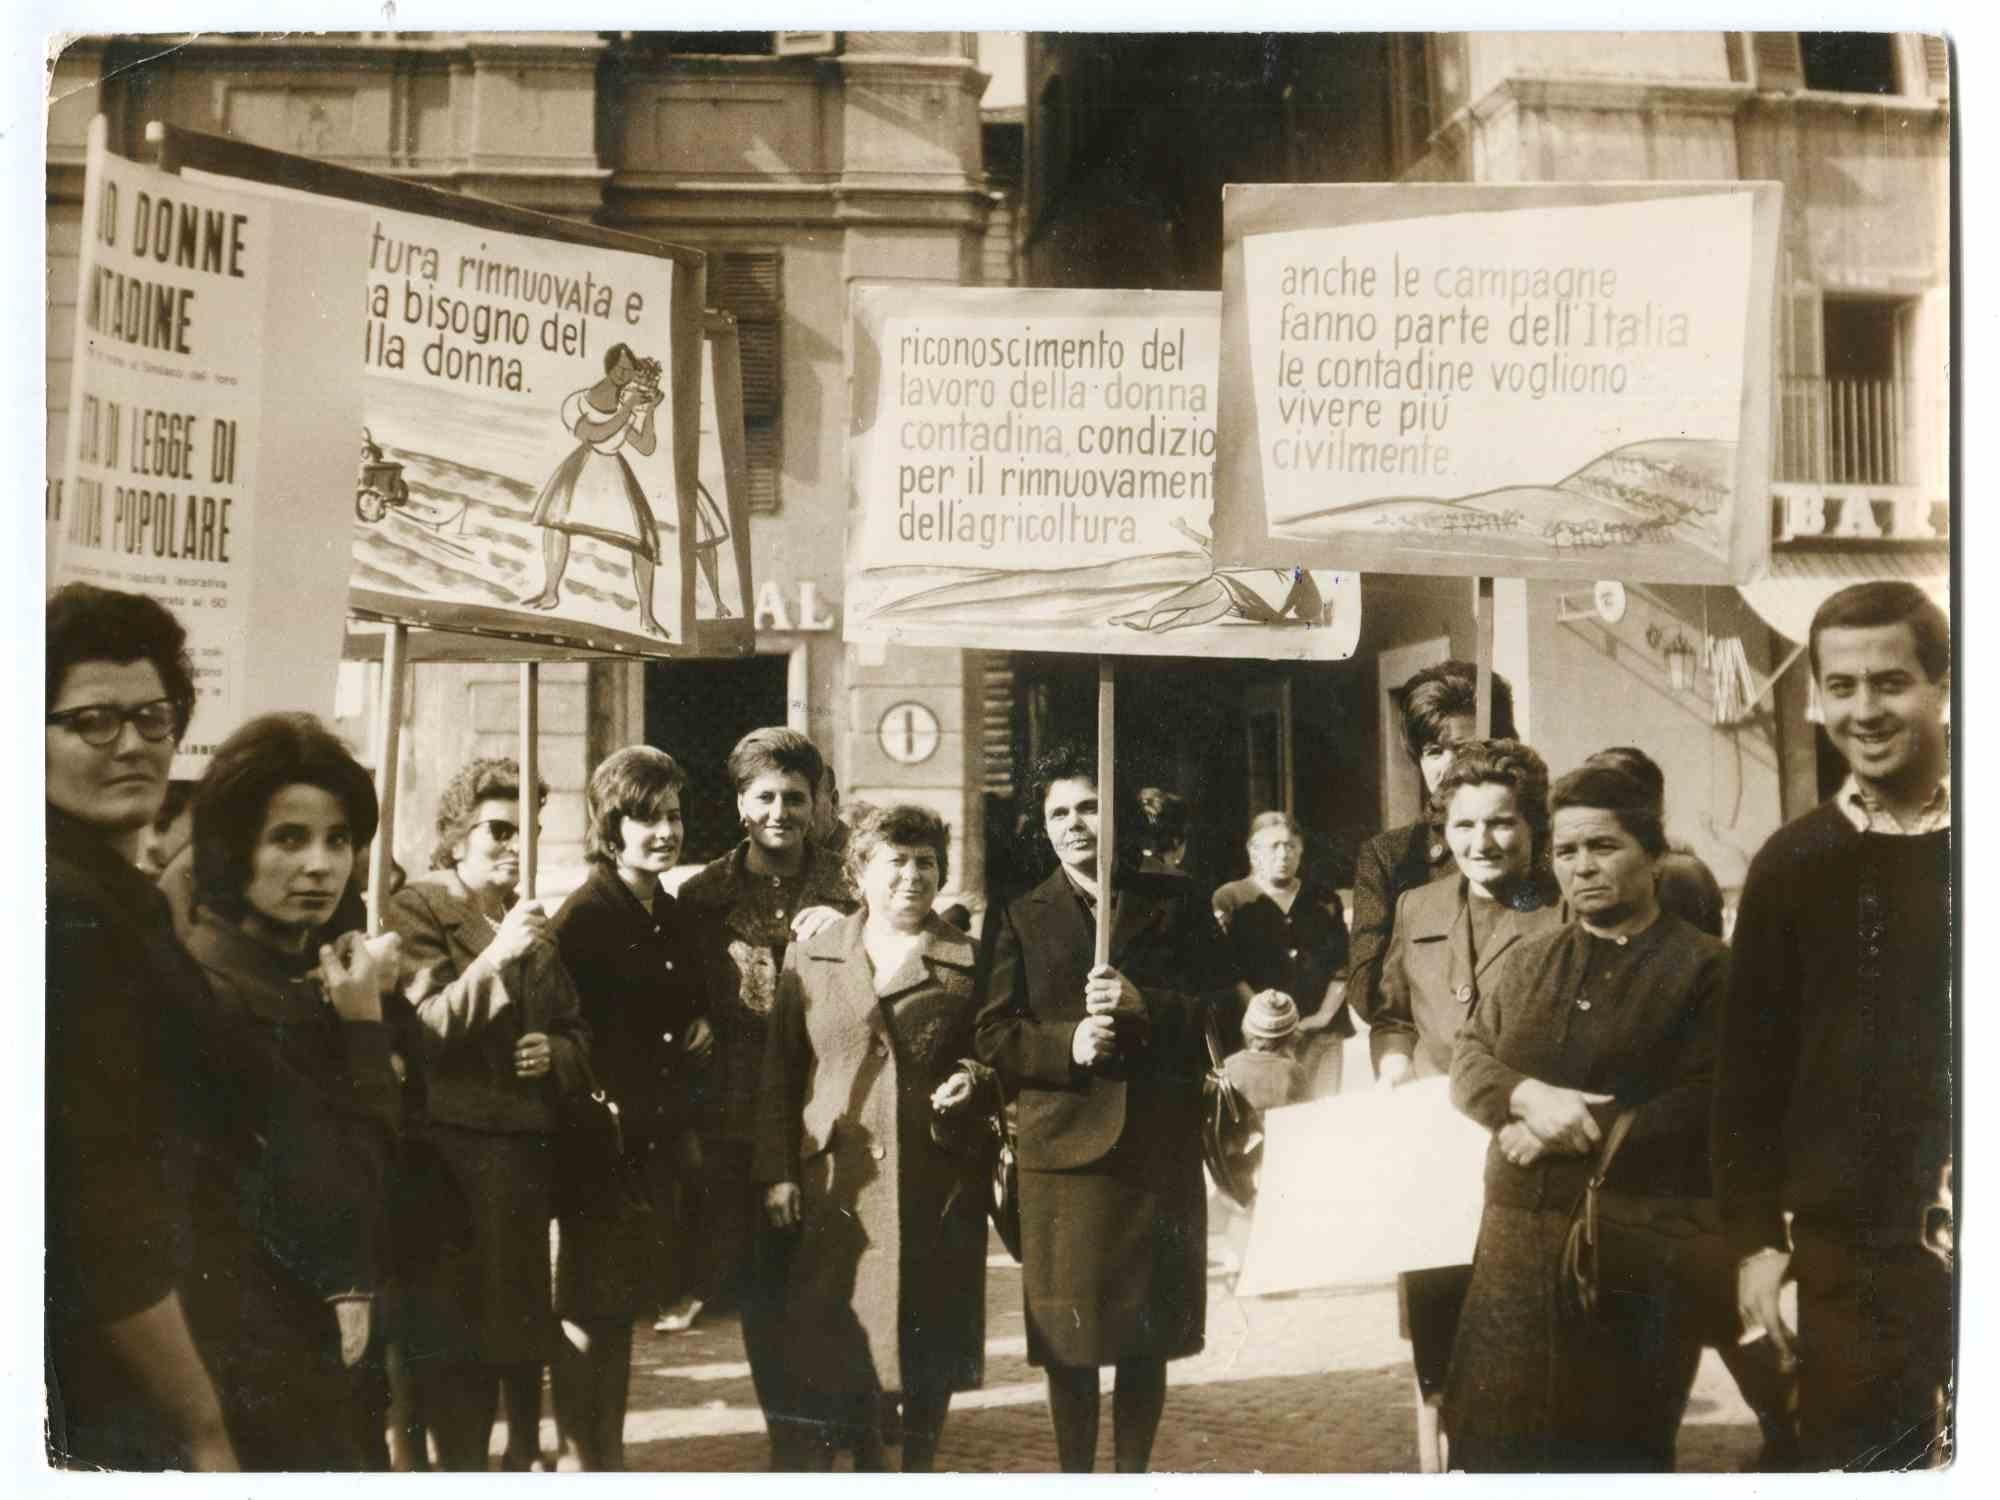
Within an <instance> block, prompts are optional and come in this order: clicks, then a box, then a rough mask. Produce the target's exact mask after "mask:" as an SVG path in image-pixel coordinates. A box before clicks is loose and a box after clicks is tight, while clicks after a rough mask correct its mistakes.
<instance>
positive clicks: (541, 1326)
mask: <svg viewBox="0 0 2000 1500" xmlns="http://www.w3.org/2000/svg"><path fill="white" fill-rule="evenodd" d="M535 791H536V794H537V795H536V796H535V798H534V803H533V805H532V806H530V805H529V801H528V798H527V797H526V796H525V795H524V794H523V793H524V789H523V788H522V786H521V772H520V768H519V767H518V766H517V765H516V764H515V763H514V762H513V761H512V760H495V759H489V760H475V761H473V762H471V763H470V764H468V765H466V766H464V767H463V768H462V769H460V770H459V772H458V773H457V774H456V775H455V776H453V777H452V779H451V780H450V782H448V783H447V784H446V786H445V790H444V795H443V796H442V797H441V798H439V800H438V812H437V843H436V846H435V848H434V849H433V850H432V853H431V870H430V873H429V874H427V875H420V876H418V877H417V878H416V879H414V880H411V881H410V882H409V883H408V884H407V885H405V886H404V887H403V888H402V889H401V890H400V891H398V892H397V893H396V895H395V897H394V898H393V899H392V900H391V901H390V902H389V904H388V906H387V908H386V909H385V911H384V913H383V920H384V922H385V924H386V925H387V926H388V928H389V930H390V931H391V932H394V933H396V934H398V935H399V936H400V937H401V938H402V940H403V998H404V1000H405V1001H407V1002H408V1004H409V1006H410V1012H411V1021H410V1024H409V1053H410V1056H411V1057H412V1058H413V1059H414V1060H415V1062H416V1064H417V1066H418V1067H419V1069H420V1071H421V1074H422V1078H421V1082H422V1086H423V1092H424V1101H425V1102H424V1115H423V1118H422V1119H421V1121H419V1122H416V1123H414V1124H413V1125H412V1126H411V1130H410V1134H411V1135H412V1136H413V1137H414V1138H415V1139H416V1141H417V1142H418V1144H419V1148H420V1150H421V1151H422V1152H423V1153H424V1154H425V1155H426V1156H427V1157H428V1158H429V1160H430V1161H431V1162H432V1163H434V1165H435V1167H436V1170H437V1172H438V1173H439V1174H440V1190H441V1191H446V1192H448V1194H449V1197H450V1202H451V1204H452V1205H453V1206H454V1207H456V1208H460V1209H462V1211H463V1213H464V1215H465V1216H466V1217H467V1219H468V1220H469V1222H468V1223H467V1224H465V1225H463V1226H460V1227H461V1228H462V1229H463V1230H464V1232H463V1233H459V1234H455V1235H440V1236H438V1242H437V1243H435V1244H433V1245H431V1246H429V1247H427V1248H428V1251H429V1253H428V1254H427V1255H423V1256H420V1257H418V1258H417V1259H418V1263H417V1264H416V1265H415V1266H413V1268H412V1271H411V1284H410V1287H409V1298H408V1302H409V1313H410V1327H409V1329H408V1330H407V1334H406V1339H405V1348H404V1352H405V1355H406V1357H407V1359H408V1361H409V1367H410V1370H411V1372H412V1374H413V1376H414V1378H415V1381H416V1385H417V1388H418V1404H419V1407H420V1409H421V1415H422V1417H423V1419H424V1420H425V1421H426V1422H427V1423H428V1424H429V1426H430V1430H431V1434H432V1436H433V1438H434V1439H435V1440H436V1442H437V1447H438V1459H439V1462H440V1463H441V1464H442V1466H443V1467H444V1468H446V1469H452V1470H482V1469H484V1468H485V1467H486V1456H487V1445H488V1443H489V1442H490V1440H491V1434H492V1428H493V1417H494V1400H495V1396H496V1394H497V1393H502V1392H503V1390H504V1395H505V1399H506V1405H507V1450H506V1455H505V1458H504V1460H503V1462H504V1463H505V1465H506V1466H507V1467H508V1468H512V1469H525V1468H528V1467H530V1466H531V1465H532V1464H533V1463H534V1462H535V1460H536V1458H537V1456H538V1452H539V1437H538V1428H539V1412H540V1409H541V1380H542V1366H543V1365H544V1364H546V1363H547V1362H548V1361H549V1360H550V1359H552V1358H553V1357H554V1356H555V1354H556V1352H557V1342H558V1339H559V1337H560V1335H559V1334H558V1332H557V1329H556V1322H555V1315H554V1312H553V1309H552V1305H551V1288H550V1282H549V1221H550V1218H551V1214H552V1206H551V1193H552V1190H553V1176H552V1171H553V1168H552V1160H551V1146H552V1137H553V1135H554V1132H555V1130H556V1129H557V1126H558V1125H559V1123H560V1109H561V1103H562V1101H563V1100H564V1099H565V1098H566V1097H568V1096H570V1095H573V1094H575V1093H577V1092H578V1091H579V1090H580V1089H581V1088H582V1087H583V1083H584V1076H585V1065H586V1062H587V1058H588V1047H589V1032H588V1030H587V1029H586V1028H585V1026H584V1024H583V1019H582V1015H581V1012H580V1010H579V1008H578V1003H577V996H576V987H575V986H574V985H573V984H572V983H571V982H570V977H569V973H568V971H567V970H566V969H564V967H563V964H562V959H561V957H560V956H559V955H558V954H557V952H556V947H555V944H554V943H553V942H551V941H550V939H549V934H548V923H547V921H546V919H545V918H544V917H543V916H542V914H541V912H540V910H539V909H537V908H536V907H535V905H534V904H533V903H531V902H525V901H517V900H516V899H515V891H516V889H517V887H518V885H519V883H520V879H521V852H520V851H521V844H520V834H521V820H522V819H523V818H524V817H535V816H539V807H540V803H541V799H542V796H543V795H545V794H546V788H540V787H538V788H536V789H535ZM444 1207H445V1205H444V1204H442V1203H441V1204H440V1205H439V1209H440V1212H442V1211H443V1209H444Z"/></svg>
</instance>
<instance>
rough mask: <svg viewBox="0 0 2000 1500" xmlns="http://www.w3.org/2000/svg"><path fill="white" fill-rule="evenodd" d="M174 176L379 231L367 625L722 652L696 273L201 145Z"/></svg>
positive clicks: (352, 330)
mask: <svg viewBox="0 0 2000 1500" xmlns="http://www.w3.org/2000/svg"><path fill="white" fill-rule="evenodd" d="M163 158H164V159H166V160H168V161H169V162H170V164H173V165H178V166H180V167H182V168H184V169H185V170H186V173H187V175H189V176H190V177H192V178H195V179H198V180H221V181H228V182H230V183H232V184H236V185H240V186H244V187H245V188H246V189H249V188H253V187H254V190H256V191H259V192H265V193H273V194H279V195H282V196H283V198H284V199H285V200H286V201H287V202H294V203H298V202H311V201H317V202H322V203H324V202H327V201H329V200H332V199H344V200H347V204H348V211H349V212H350V213H352V214H354V215H355V216H356V217H358V218H359V220H360V222H361V225H362V242H361V249H360V251H359V254H358V258H357V259H356V261H355V262H354V263H353V265H352V266H351V267H349V268H348V269H349V270H350V271H351V273H352V274H353V275H354V276H355V277H356V278H357V280H356V285H357V291H356V297H355V300H354V302H353V303H351V304H350V306H349V310H348V312H347V319H348V322H347V329H346V332H347V336H348V344H347V357H348V358H349V359H351V360H355V361H357V362H358V364H359V367H360V370H361V374H362V389H363V412H362V419H361V422H360V423H359V424H358V425H357V427H356V430H355V432H354V434H353V442H354V445H355V448H356V450H357V451H358V453H359V462H358V464H357V465H356V467H355V469H354V471H353V474H354V480H353V482H354V493H353V500H352V514H351V519H352V524H353V578H352V585H353V586H352V592H351V595H350V601H349V602H350V606H351V608H352V609H353V610H354V612H355V613H357V614H359V615H362V616H364V617H372V618H377V619H384V620H391V621H398V622H402V623H405V624H410V625H420V626H426V627H430V628H432V629H437V630H449V631H461V632H467V633H471V634H477V635H488V636H505V637H512V638H516V639H520V640H529V641H542V642H548V643H551V644H554V645H557V646H563V647H569V648H572V649H574V650H576V651H579V652H588V653H600V652H623V653H631V654H639V655H657V656H670V655H679V654H692V653H694V652H697V651H699V650H700V649H701V635H700V632H699V630H698V627H697V618H698V613H699V611H698V607H697V594H698V587H699V586H698V585H697V582H696V576H697V573H698V572H699V567H698V562H697V558H698V552H699V547H700V544H701V536H702V530H701V507H700V504H699V499H698V488H697V468H698V448H699V437H698V428H699V423H700V409H699V402H700V365H701V347H702V346H701V340H702V314H701V299H702V295H703V292H702V287H703V276H702V269H701V267H702V258H701V256H700V253H699V252H697V251H693V250H686V249H680V248H677V247H673V246H667V245H661V244H658V243H656V242H654V241H651V240H645V239H640V238H638V237H636V236H633V235H623V234H616V233H613V232H611V231H608V230H603V229H598V228H596V227H594V226H590V225H583V224H576V223H573V222H570V221H567V220H561V219H555V218H550V217H547V216H545V215H541V214H535V213H530V212H528V211H526V210H522V209H515V208H509V207H506V206H504V205H500V204H495V203H490V202H484V201H481V200H478V199H472V198H467V197H463V196H461V195H458V194H452V193H443V192H438V191H435V190H432V189H428V188H424V187H420V186H417V185H415V184H411V183H404V182H399V181H395V180H393V179H388V178H382V177H376V176H372V175H370V174H368V173H363V172H355V171H351V170H348V169H345V168H341V167H336V166H332V165H330V164H328V163H325V162H320V161H314V160H310V159H307V158H303V157H294V156H287V155H285V154H283V153H280V152H274V151H265V150H261V149H258V148H254V147H248V146H243V145H240V144H238V143H236V142H232V141H225V140H220V139H218V138H216V137H211V136H203V135H199V134H196V133H194V132H189V131H178V130H168V131H166V132H165V146H164V150H163ZM215 174H220V175H219V176H217V175H215ZM746 545H747V539H746ZM731 636H732V639H731V641H730V643H729V645H728V647H727V648H726V649H730V650H741V649H746V648H747V638H742V639H738V638H736V636H735V633H731Z"/></svg>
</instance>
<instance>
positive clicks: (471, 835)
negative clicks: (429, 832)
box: [452, 797, 521, 893]
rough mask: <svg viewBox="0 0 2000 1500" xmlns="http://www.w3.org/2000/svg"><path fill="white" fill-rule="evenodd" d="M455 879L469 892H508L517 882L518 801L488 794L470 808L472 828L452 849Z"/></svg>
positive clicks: (518, 869) (518, 863)
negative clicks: (456, 877) (456, 872)
mask: <svg viewBox="0 0 2000 1500" xmlns="http://www.w3.org/2000/svg"><path fill="white" fill-rule="evenodd" d="M452 860H453V864H454V868H456V869H457V871H458V878H459V879H460V880H462V881H464V882H465V888H466V889H467V890H469V891H473V892H475V893H476V892H479V891H501V892H507V891H512V890H513V889H514V887H516V886H517V885H519V884H520V883H521V804H520V803H519V802H517V801H515V800H513V799H512V798H507V797H488V798H487V799H486V800H485V801H483V802H481V803H480V804H479V805H478V806H477V807H475V808H473V810H472V827H471V828H469V829H467V830H466V834H465V837H464V838H462V839H460V840H459V841H458V843H457V845H456V846H455V847H454V848H453V849H452Z"/></svg>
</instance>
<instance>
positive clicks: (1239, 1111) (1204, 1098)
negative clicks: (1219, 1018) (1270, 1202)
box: [1201, 1006, 1264, 1209]
mask: <svg viewBox="0 0 2000 1500" xmlns="http://www.w3.org/2000/svg"><path fill="white" fill-rule="evenodd" d="M1201 1023H1202V1035H1203V1040H1205V1041H1206V1042H1207V1043H1208V1072H1207V1073H1206V1074H1205V1075H1203V1077H1202V1080H1201V1157H1202V1163H1203V1165H1205V1166H1206V1167H1207V1168H1208V1175H1209V1176H1210V1177H1211V1178H1213V1179H1214V1180H1215V1186H1216V1189H1217V1191H1219V1192H1221V1193H1222V1194H1223V1195H1224V1196H1225V1197H1227V1198H1228V1199H1229V1200H1230V1201H1231V1202H1232V1203H1234V1204H1235V1205H1236V1206H1237V1207H1238V1208H1242V1209H1248V1208H1250V1207H1251V1206H1252V1205H1254V1204H1255V1203H1256V1201H1257V1165H1258V1163H1259V1161H1261V1160H1262V1158H1263V1154H1264V1150H1263V1148H1264V1132H1263V1129H1262V1121H1261V1120H1260V1119H1259V1118H1258V1113H1257V1111H1256V1110H1254V1109H1252V1108H1251V1107H1250V1106H1249V1104H1248V1103H1247V1102H1246V1101H1245V1100H1244V1098H1243V1095H1242V1093H1241V1092H1240V1091H1239V1090H1238V1089H1237V1087H1236V1085H1235V1084H1233V1083H1231V1082H1230V1081H1229V1074H1228V1072H1227V1070H1226V1069H1225V1068H1224V1067H1223V1059H1222V1038H1221V1036H1220V1034H1219V1033H1218V1032H1217V1030H1216V1025H1215V1011H1214V1010H1213V1009H1212V1008H1210V1007H1207V1006H1204V1007H1203V1008H1202V1014H1201Z"/></svg>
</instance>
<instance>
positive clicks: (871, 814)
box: [847, 802, 951, 890]
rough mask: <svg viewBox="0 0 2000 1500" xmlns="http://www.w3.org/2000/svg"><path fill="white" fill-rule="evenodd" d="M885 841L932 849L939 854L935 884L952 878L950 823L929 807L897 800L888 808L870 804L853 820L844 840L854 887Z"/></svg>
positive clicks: (859, 881)
mask: <svg viewBox="0 0 2000 1500" xmlns="http://www.w3.org/2000/svg"><path fill="white" fill-rule="evenodd" d="M884 844H906V845H909V846H911V847H913V848H919V849H931V850H934V851H935V852H936V854H937V857H938V884H939V885H940V886H942V885H943V884H944V883H945V881H947V880H949V879H950V878H951V825H950V824H949V823H947V822H945V820H944V819H943V818H941V817H939V816H938V815H937V814H936V813H934V812H932V811H931V810H930V809H929V808H928V807H919V806H918V805H917V804H916V803H914V802H896V803H892V804H890V805H889V806H887V807H871V808H869V809H868V810H867V812H865V813H863V814H862V815H861V816H860V817H858V818H856V819H855V820H854V825H853V831H852V833H851V835H850V836H849V838H848V840H847V875H848V878H849V879H850V880H851V881H853V883H854V886H855V888H856V889H857V890H858V889H859V888H860V886H861V872H862V871H863V870H864V869H866V868H867V866H868V861H869V860H870V859H872V858H873V857H874V855H875V851H876V850H877V849H879V848H881V847H882V846H883V845H884Z"/></svg>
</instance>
